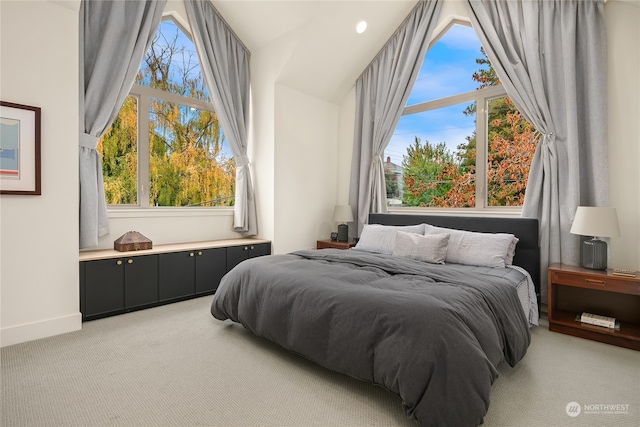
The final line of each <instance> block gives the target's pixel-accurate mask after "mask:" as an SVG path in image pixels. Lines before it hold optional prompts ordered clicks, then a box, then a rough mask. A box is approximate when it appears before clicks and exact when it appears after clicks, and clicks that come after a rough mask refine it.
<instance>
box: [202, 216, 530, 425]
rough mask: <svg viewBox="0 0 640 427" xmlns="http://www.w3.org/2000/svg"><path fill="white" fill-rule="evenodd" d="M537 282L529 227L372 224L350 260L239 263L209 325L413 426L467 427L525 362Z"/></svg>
mask: <svg viewBox="0 0 640 427" xmlns="http://www.w3.org/2000/svg"><path fill="white" fill-rule="evenodd" d="M425 224H426V225H425ZM506 236H510V237H506ZM469 239H471V240H469ZM474 245H475V246H474ZM478 245H479V246H478ZM505 246H508V247H506V248H505ZM451 248H454V250H453V251H452V250H450V249H451ZM474 248H475V249H474ZM478 248H481V250H478ZM503 249H505V250H506V254H505V253H504V251H503ZM498 253H499V254H498ZM465 256H470V257H471V258H470V259H471V262H473V263H474V264H482V263H488V264H487V265H471V264H468V263H466V262H467V258H464V257H465ZM452 260H454V261H459V262H452ZM495 263H497V265H494V264H495ZM539 278H540V262H539V248H538V222H537V220H535V219H524V218H476V217H453V216H425V215H396V214H372V215H370V217H369V224H367V225H365V229H364V230H363V232H362V234H361V238H360V240H359V241H358V244H357V245H356V247H355V248H352V249H350V250H346V251H343V250H338V249H323V250H305V251H297V252H293V253H290V254H282V255H270V256H266V257H259V258H253V259H249V260H247V261H244V262H242V263H240V264H239V265H238V266H236V267H235V268H234V269H233V270H232V271H230V272H229V273H227V275H225V277H224V278H223V279H222V281H221V282H220V286H219V287H218V290H217V291H216V294H215V295H214V299H213V302H212V305H211V314H212V315H213V316H214V317H215V318H216V319H219V320H227V319H228V320H231V321H234V322H238V323H240V324H242V325H243V326H244V327H245V328H247V329H248V330H250V331H251V332H252V333H253V334H255V335H256V336H258V337H262V338H264V339H267V340H270V341H272V342H274V343H276V344H278V345H279V346H282V347H284V348H285V349H287V350H289V351H292V352H295V353H297V354H300V355H302V356H304V357H306V358H308V359H310V360H312V361H314V362H316V363H318V364H320V365H322V366H324V367H326V368H328V369H331V370H334V371H337V372H341V373H344V374H346V375H349V376H352V377H354V378H358V379H360V380H363V381H369V382H372V383H374V384H376V385H379V386H382V387H384V388H386V389H387V390H389V391H390V392H392V393H395V394H397V395H399V396H400V398H401V399H402V402H403V407H404V409H405V412H406V414H407V416H408V417H410V418H412V419H415V420H416V421H417V422H418V424H420V425H422V426H443V425H450V426H472V425H479V424H481V423H482V421H483V418H484V416H485V414H486V412H487V410H488V407H489V396H490V388H491V384H492V383H493V381H494V380H495V379H496V378H497V376H498V373H497V369H496V368H497V366H498V364H500V363H502V362H506V363H508V364H509V365H511V366H515V364H517V363H518V362H519V361H520V360H521V359H522V358H523V357H524V356H525V354H526V351H527V348H528V346H529V343H530V339H531V335H530V332H529V329H530V327H532V326H534V325H535V324H537V314H538V299H539V297H537V295H539Z"/></svg>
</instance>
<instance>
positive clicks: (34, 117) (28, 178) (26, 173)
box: [0, 101, 41, 196]
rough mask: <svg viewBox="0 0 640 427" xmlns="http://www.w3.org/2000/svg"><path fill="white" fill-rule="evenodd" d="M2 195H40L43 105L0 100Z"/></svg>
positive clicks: (0, 187)
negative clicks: (41, 108) (41, 118)
mask: <svg viewBox="0 0 640 427" xmlns="http://www.w3.org/2000/svg"><path fill="white" fill-rule="evenodd" d="M0 194H16V195H35V196H39V195H40V194H41V188H40V107H32V106H29V105H22V104H14V103H12V102H4V101H0Z"/></svg>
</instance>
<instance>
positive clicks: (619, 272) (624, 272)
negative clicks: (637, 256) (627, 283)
mask: <svg viewBox="0 0 640 427" xmlns="http://www.w3.org/2000/svg"><path fill="white" fill-rule="evenodd" d="M611 274H613V275H615V276H623V277H636V276H637V272H636V271H634V270H624V269H621V268H614V269H613V271H612V272H611Z"/></svg>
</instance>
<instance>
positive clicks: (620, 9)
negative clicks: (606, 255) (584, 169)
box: [605, 1, 640, 270]
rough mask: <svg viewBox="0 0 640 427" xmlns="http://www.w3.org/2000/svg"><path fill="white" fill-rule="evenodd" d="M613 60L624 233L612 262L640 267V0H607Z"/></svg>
mask: <svg viewBox="0 0 640 427" xmlns="http://www.w3.org/2000/svg"><path fill="white" fill-rule="evenodd" d="M605 13H606V19H607V44H608V54H609V63H608V66H607V72H608V78H609V85H608V89H609V99H608V101H609V117H608V118H609V186H610V190H611V196H610V201H611V206H613V207H615V208H616V210H617V212H618V221H619V223H620V232H621V237H614V238H611V239H610V248H611V250H610V258H611V265H612V266H613V267H618V268H627V269H635V270H640V168H639V167H638V166H639V165H640V125H639V123H640V121H639V118H640V72H639V71H638V70H640V2H635V3H632V2H620V1H609V2H607V3H606V4H605Z"/></svg>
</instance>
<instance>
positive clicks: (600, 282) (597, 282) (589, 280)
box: [584, 279, 606, 286]
mask: <svg viewBox="0 0 640 427" xmlns="http://www.w3.org/2000/svg"><path fill="white" fill-rule="evenodd" d="M584 281H585V282H587V283H593V284H594V285H600V286H604V285H605V284H606V283H605V282H604V281H602V280H594V279H584Z"/></svg>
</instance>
